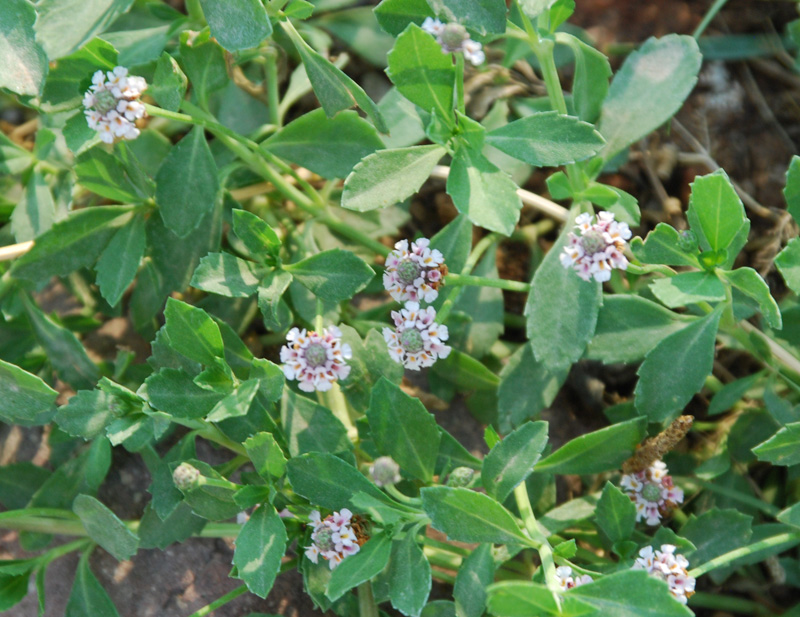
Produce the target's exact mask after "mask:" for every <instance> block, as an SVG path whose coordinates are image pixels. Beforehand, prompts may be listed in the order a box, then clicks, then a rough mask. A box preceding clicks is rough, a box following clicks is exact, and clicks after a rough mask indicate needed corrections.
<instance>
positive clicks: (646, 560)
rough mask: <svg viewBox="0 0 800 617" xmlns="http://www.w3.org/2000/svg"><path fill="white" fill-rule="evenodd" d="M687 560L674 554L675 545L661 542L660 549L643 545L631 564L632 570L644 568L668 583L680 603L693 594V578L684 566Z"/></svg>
mask: <svg viewBox="0 0 800 617" xmlns="http://www.w3.org/2000/svg"><path fill="white" fill-rule="evenodd" d="M688 567H689V562H688V561H687V559H686V557H684V556H683V555H676V554H675V546H674V545H672V544H662V545H661V550H660V551H654V550H653V547H652V546H645V547H644V548H643V549H641V550H640V551H639V556H638V557H637V558H636V562H635V563H634V564H633V569H634V570H645V571H646V572H647V573H648V574H649V575H650V576H654V577H656V578H660V579H661V580H663V581H665V582H666V583H667V585H669V591H670V593H671V594H672V595H673V596H674V597H675V599H676V600H678V602H680V603H681V604H686V602H687V601H688V599H689V598H690V597H691V596H692V594H694V585H695V579H694V578H692V577H691V576H689V573H688V572H687V571H686V568H688Z"/></svg>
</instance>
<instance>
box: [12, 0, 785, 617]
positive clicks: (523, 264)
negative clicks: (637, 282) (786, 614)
mask: <svg viewBox="0 0 800 617" xmlns="http://www.w3.org/2000/svg"><path fill="white" fill-rule="evenodd" d="M175 4H176V5H180V4H181V3H180V2H176V3H175ZM711 4H712V2H711V0H708V1H705V0H704V1H697V0H693V1H679V0H650V2H647V3H641V2H630V1H629V0H580V1H579V2H578V5H579V6H578V10H577V13H576V14H575V16H574V17H573V18H572V20H571V21H572V23H574V24H576V25H579V26H581V27H583V28H585V29H586V30H587V32H588V33H589V34H590V36H591V37H592V38H593V39H594V40H596V41H597V43H598V45H599V46H600V48H601V49H603V50H613V49H614V46H617V45H618V44H621V43H638V42H641V41H643V40H645V39H646V38H647V37H649V36H651V35H663V34H667V33H670V32H677V33H681V34H691V32H692V31H693V30H694V28H695V27H696V26H697V25H698V24H699V23H700V21H701V20H702V18H703V15H704V14H705V11H707V10H708V8H709V7H710V5H711ZM797 16H798V15H797V11H796V9H795V8H793V6H792V3H790V2H779V1H761V2H752V1H751V0H731V1H730V2H728V4H727V5H726V7H725V8H724V9H723V10H722V11H721V13H720V14H719V15H718V16H717V18H716V19H715V20H714V21H713V22H712V24H711V25H710V27H709V29H708V30H707V33H708V34H731V33H737V34H742V33H775V32H777V33H783V31H784V28H785V26H786V24H787V23H788V22H789V21H791V20H792V19H795V18H797ZM621 60H622V58H621V57H620V56H612V62H613V63H614V64H615V65H619V63H620V62H621ZM791 60H792V59H791V58H788V59H787V57H786V56H785V54H784V55H778V56H776V57H765V58H759V59H755V60H749V61H731V62H726V63H724V64H722V63H718V62H706V64H705V65H704V69H703V74H702V76H701V80H700V84H699V85H698V87H697V88H696V90H695V92H694V93H693V94H692V95H691V97H690V98H689V100H688V101H687V103H686V105H685V106H684V108H683V109H682V110H681V112H680V113H679V114H678V116H677V122H676V123H674V125H673V126H672V130H669V129H662V130H660V131H659V132H657V134H655V135H653V136H651V137H650V138H648V139H647V140H644V141H643V142H642V143H641V144H639V145H638V146H637V147H635V148H634V149H633V151H632V154H631V157H630V160H629V162H628V163H627V164H625V165H624V166H623V167H622V168H621V169H620V170H619V171H618V172H617V173H615V174H612V175H609V176H606V177H604V178H603V180H604V181H606V182H608V183H611V184H614V185H616V186H619V187H621V188H624V189H625V190H626V191H628V192H630V193H632V194H633V195H635V196H636V197H637V198H638V199H639V203H640V206H641V208H642V211H643V223H642V228H641V229H640V230H635V233H637V235H644V234H645V233H646V232H647V230H648V229H651V228H652V227H654V226H655V225H656V223H658V222H660V221H669V222H671V223H672V224H675V225H679V224H680V221H681V220H682V213H683V212H684V211H685V208H686V206H687V197H688V192H689V183H690V182H691V181H692V180H693V178H694V177H695V176H696V175H698V174H704V173H708V172H709V171H711V170H712V169H713V165H712V166H711V167H710V166H709V164H708V163H709V159H711V160H713V161H716V162H717V163H719V165H721V166H722V167H723V168H724V169H725V170H726V171H727V172H728V174H729V176H730V177H731V178H732V179H733V180H734V181H735V182H737V183H738V184H739V185H740V186H741V188H742V189H743V190H744V191H746V192H747V193H748V194H749V195H750V196H751V201H750V202H749V203H748V207H749V209H750V211H749V213H748V214H749V215H750V216H751V219H752V224H753V227H752V233H751V236H750V243H749V244H748V246H747V247H746V249H745V251H744V252H743V255H742V257H741V258H740V260H741V264H740V265H745V264H746V265H751V266H753V267H755V268H756V269H758V270H759V271H760V272H761V273H762V274H764V275H765V276H766V277H767V280H768V282H769V283H770V284H771V286H772V287H773V291H774V292H775V294H776V295H777V296H778V297H780V296H781V295H782V294H783V293H784V292H785V289H784V288H783V283H782V281H781V278H780V277H779V276H777V275H776V273H775V269H774V266H773V264H772V260H773V258H774V256H775V254H776V253H777V252H778V251H779V250H780V248H781V246H782V243H785V241H786V237H785V236H786V234H787V231H788V230H789V229H791V228H792V225H793V223H792V222H791V221H790V220H788V217H787V216H786V213H785V205H784V202H783V198H782V195H781V189H782V187H783V184H784V174H785V171H786V168H787V166H788V163H789V160H790V158H791V156H792V155H793V154H795V153H797V152H798V144H800V106H799V105H798V104H797V101H798V100H800V96H798V94H800V78H799V77H798V76H797V74H796V72H794V71H793V70H791V68H790V66H787V64H788V62H789V61H791ZM348 70H350V72H351V74H352V76H353V77H354V78H356V80H357V81H358V80H361V78H362V77H364V78H367V77H368V78H369V80H370V81H372V82H374V81H376V80H378V81H379V80H380V78H381V76H380V74H379V73H376V72H375V70H374V69H372V68H370V67H368V66H365V65H359V64H357V63H356V64H353V65H351V67H350V68H349V69H348ZM353 70H355V71H356V72H353ZM360 70H363V71H364V72H365V74H364V75H359V74H358V71H360ZM366 73H369V74H368V75H366ZM566 77H567V78H569V75H568V73H567V74H566ZM517 78H519V76H517ZM536 86H537V84H533V85H531V84H527V85H526V86H525V87H532V88H535V87H536ZM473 94H476V93H475V92H473ZM476 100H477V99H476ZM24 119H25V118H24V116H23V115H21V114H19V113H17V112H16V110H6V111H4V112H3V113H2V115H1V116H0V128H2V129H3V130H4V131H5V132H9V129H10V128H13V125H16V124H21V123H22V122H23V121H24ZM679 127H683V128H679ZM545 179H546V177H545V175H544V174H542V173H539V172H537V173H535V174H534V175H533V177H532V178H531V180H530V181H529V183H528V184H527V186H526V188H528V189H529V190H532V191H534V192H538V193H541V194H547V190H546V185H545ZM411 213H412V219H411V222H410V223H409V225H408V227H407V228H404V229H403V230H402V233H403V235H411V234H413V233H414V232H416V231H420V232H422V233H423V234H424V235H426V236H428V237H430V236H431V235H433V233H435V232H436V231H437V230H438V229H440V228H441V227H442V226H443V225H444V224H446V223H447V222H448V221H449V220H451V219H452V218H453V216H455V210H454V208H453V206H452V203H451V202H450V200H449V197H447V195H446V194H445V193H444V187H443V185H442V183H441V182H436V181H431V182H429V183H428V184H427V185H426V186H425V187H424V188H423V190H422V191H421V193H420V196H419V198H418V199H417V201H416V203H414V204H413V205H412V208H411ZM523 220H524V221H528V222H536V221H538V220H540V217H539V215H538V214H537V213H535V212H533V211H527V210H526V211H525V212H523ZM553 233H554V232H551V234H550V235H544V236H543V237H541V238H539V239H538V240H537V244H535V245H528V244H525V243H523V242H516V241H514V242H512V241H505V242H503V243H502V244H501V245H500V247H499V249H498V253H497V257H498V268H499V270H500V274H501V276H502V277H504V278H511V279H516V280H529V278H530V268H529V266H528V264H529V263H530V260H531V256H532V255H533V254H534V253H536V252H540V251H543V250H546V249H547V248H548V247H549V244H550V243H551V242H552V240H553V238H554V236H553ZM476 239H477V238H476ZM40 300H41V301H42V302H44V303H45V304H46V309H45V310H48V311H52V310H56V311H58V312H60V313H62V314H63V313H67V312H69V311H70V310H74V309H75V308H78V309H79V308H80V305H78V304H76V303H75V302H74V301H73V300H71V299H70V297H69V295H68V294H67V293H66V292H65V290H64V289H63V288H61V289H59V288H58V287H52V288H49V289H48V290H46V292H45V293H44V294H43V295H42V296H41V297H40ZM505 300H506V310H507V311H508V312H510V313H515V314H521V313H522V310H523V308H524V296H521V295H520V294H515V293H510V292H506V293H505ZM523 336H524V332H521V331H519V330H516V329H514V328H511V327H509V328H508V330H507V332H506V337H507V338H508V339H509V340H514V341H518V340H521V339H522V337H523ZM86 343H87V345H88V346H89V347H90V349H91V350H92V352H93V353H94V354H95V356H96V357H98V358H109V357H114V355H115V354H116V352H117V350H118V349H119V348H126V349H131V350H133V351H134V352H135V353H136V361H137V362H141V361H143V360H144V359H145V358H146V357H147V355H149V345H148V343H147V341H146V340H144V339H142V338H141V337H139V336H138V335H137V334H136V333H135V332H134V330H133V328H131V327H130V324H129V323H128V322H127V321H126V320H125V319H124V318H116V319H113V320H110V321H109V322H108V323H106V324H105V325H104V326H103V328H102V329H101V330H99V331H98V332H95V333H93V334H92V335H91V336H90V337H88V338H87V339H86ZM740 360H741V357H740V356H739V355H738V354H736V353H726V354H723V355H722V356H721V357H720V358H718V362H717V365H716V366H715V374H717V376H718V377H720V379H721V380H722V381H723V382H727V381H730V380H731V379H733V378H734V377H736V376H738V375H742V374H745V373H746V371H749V370H750V368H751V367H750V366H748V365H747V363H744V362H741V361H740ZM634 384H635V367H634V368H630V367H604V366H602V365H599V364H597V363H591V362H580V363H578V364H577V365H576V366H575V367H574V368H573V370H572V371H571V373H570V376H569V378H568V380H567V383H566V385H565V386H564V388H563V390H562V392H561V393H560V394H559V396H558V397H557V398H556V400H555V402H554V404H553V405H552V406H551V408H549V409H547V410H545V411H544V412H543V413H542V418H543V419H545V420H548V421H549V422H550V423H551V424H550V435H551V439H552V441H553V442H554V443H553V445H554V447H558V446H559V445H560V444H562V443H564V442H566V441H568V440H569V439H571V438H573V437H575V436H578V435H580V434H583V433H586V432H589V431H592V430H596V429H597V428H600V427H602V426H604V425H605V424H606V420H605V418H604V417H603V415H602V413H601V410H602V409H603V408H604V407H605V406H607V405H609V404H613V403H616V402H619V401H620V400H624V399H625V397H627V396H630V394H631V392H632V389H633V385H634ZM406 385H407V387H409V388H414V389H416V390H417V391H418V392H425V391H427V382H426V378H425V375H424V374H422V375H421V376H420V377H419V378H418V379H415V380H413V382H409V383H408V384H406ZM64 394H65V396H66V395H68V394H69V393H68V392H65V393H64ZM424 400H425V402H426V404H428V405H429V407H430V408H431V411H432V412H433V413H434V414H435V415H436V417H437V421H438V422H439V423H440V424H441V425H442V426H443V427H444V428H446V429H447V430H449V431H450V432H451V433H452V434H453V435H455V436H456V437H457V438H458V439H459V441H461V442H462V443H463V444H464V445H465V446H466V447H467V448H468V449H469V450H471V451H472V452H473V453H475V454H482V453H484V452H485V450H486V448H485V444H484V442H483V428H484V427H483V426H482V425H481V424H480V423H479V422H478V421H477V420H476V419H475V418H474V417H473V416H472V415H470V413H469V412H468V411H467V408H466V405H465V404H464V402H463V400H462V399H460V398H456V400H455V401H454V402H453V403H452V404H451V405H450V406H449V407H447V408H446V409H443V408H442V406H441V405H439V404H437V401H436V400H434V399H432V398H430V397H427V398H424ZM706 405H707V402H706V401H703V400H702V399H699V398H698V400H696V401H694V402H693V404H692V408H693V409H696V413H697V414H698V415H700V416H702V414H703V413H704V409H705V407H706ZM45 437H46V433H43V432H42V431H41V430H40V429H19V428H18V427H15V428H9V427H2V428H0V464H8V463H10V462H15V461H26V460H27V461H31V460H32V461H34V462H35V463H36V464H39V465H45V466H46V465H47V464H48V448H47V445H46V439H45ZM204 455H205V456H206V457H209V458H213V457H214V456H216V453H214V452H212V451H210V450H209V451H208V452H205V453H204ZM572 480H573V479H570V478H567V479H565V480H564V481H563V482H561V483H560V484H559V486H558V491H559V495H558V497H559V501H560V500H562V499H567V498H570V497H572V496H573V495H574V494H576V492H579V491H580V490H581V487H580V483H579V482H578V483H576V482H574V481H572ZM149 482H150V476H149V473H148V471H147V469H146V467H145V466H144V464H143V463H142V462H141V458H140V457H138V456H133V455H130V454H128V453H127V452H125V451H122V450H117V451H115V454H114V460H113V466H112V470H111V472H110V475H109V477H108V478H107V481H106V483H105V484H104V486H103V488H102V489H101V492H100V496H99V497H100V499H101V500H102V501H103V502H104V503H106V504H107V505H108V506H109V507H110V508H111V509H112V510H113V511H114V512H115V513H116V514H117V515H118V516H120V517H121V518H137V517H140V516H141V514H142V511H143V509H144V506H145V504H146V502H147V501H148V499H149V494H148V493H147V492H146V488H147V486H148V485H149ZM232 552H233V551H232V545H231V543H230V542H228V541H224V540H213V539H193V540H189V541H186V542H184V543H182V544H180V545H173V546H172V547H170V548H168V549H167V550H166V551H163V552H161V551H153V550H141V551H139V553H138V554H137V555H136V556H135V557H134V558H133V559H132V560H131V561H126V562H122V563H119V562H117V561H116V560H115V559H114V558H113V557H111V556H110V555H108V554H107V553H105V551H103V550H97V551H95V553H94V556H93V558H92V562H91V565H92V570H93V572H94V573H95V575H96V576H97V577H98V578H99V579H100V581H101V583H102V584H103V586H104V587H105V588H106V589H107V590H108V591H109V593H110V595H111V597H112V598H113V600H114V602H115V604H116V605H117V607H118V609H119V611H120V615H121V616H122V617H151V616H158V617H185V616H186V615H189V614H191V613H192V612H193V611H195V610H197V609H199V608H201V607H203V606H205V605H206V604H208V603H209V602H211V601H213V600H214V599H216V598H218V597H219V596H221V595H223V594H224V593H226V592H228V591H230V590H232V589H234V588H235V587H237V586H238V582H237V581H234V580H232V579H229V578H228V573H229V571H230V564H231V558H232ZM22 556H25V553H24V551H22V550H21V548H20V547H19V544H18V542H17V535H16V533H14V532H6V533H3V534H0V558H12V557H13V558H17V557H22ZM76 563H77V557H76V556H74V555H71V556H68V557H65V558H62V559H60V560H59V561H57V562H56V563H54V564H53V565H52V566H51V567H50V568H49V569H48V573H47V581H46V589H47V609H46V612H45V616H46V617H61V616H62V615H63V614H64V607H65V605H66V602H67V599H68V596H69V591H70V588H71V584H72V578H73V576H74V572H75V566H76ZM701 584H702V585H703V586H705V584H706V583H701ZM445 591H446V590H445V589H443V588H439V589H438V593H440V594H443V593H445ZM724 591H725V592H726V593H731V594H735V593H737V590H736V589H725V590H724ZM780 591H781V590H780V589H775V590H774V591H773V599H770V598H768V597H765V596H764V595H763V593H762V591H757V592H756V591H752V592H749V593H744V592H742V595H744V596H745V597H747V598H748V599H752V600H756V601H758V602H761V603H763V604H765V605H766V606H769V607H771V608H776V606H779V604H780V600H781V599H783V600H785V601H786V603H785V604H784V606H787V605H788V599H787V598H781V595H780ZM775 598H778V600H775ZM775 602H779V604H778V605H776V604H775ZM36 607H37V601H36V592H35V589H34V588H33V586H31V589H30V593H29V595H28V597H27V598H26V599H25V600H24V601H23V602H22V603H21V604H19V605H17V606H16V607H15V608H13V609H11V610H10V611H7V612H6V613H4V615H8V617H31V616H32V615H35V614H36V610H37V608H36ZM250 612H260V613H270V614H277V615H285V616H287V617H294V616H306V615H312V614H318V613H316V612H314V610H313V606H312V603H311V601H310V600H309V599H308V597H307V596H306V595H305V594H304V592H303V589H302V580H301V578H300V576H299V575H298V574H297V573H292V572H288V573H286V574H283V575H281V576H280V577H279V578H278V580H277V582H276V584H275V587H274V588H273V590H272V592H271V593H270V595H269V597H268V598H267V599H266V600H261V599H259V598H257V597H255V596H253V595H249V594H247V595H244V596H241V597H239V598H237V599H236V600H235V601H233V602H231V603H230V604H227V605H226V606H225V607H223V608H221V609H218V610H217V611H215V612H214V613H213V615H215V616H216V617H243V616H246V615H248V614H249V613H250ZM696 612H697V614H698V615H703V614H711V613H703V611H701V610H698V611H696ZM717 615H721V614H720V613H717Z"/></svg>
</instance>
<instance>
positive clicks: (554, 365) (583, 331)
mask: <svg viewBox="0 0 800 617" xmlns="http://www.w3.org/2000/svg"><path fill="white" fill-rule="evenodd" d="M571 227H572V217H570V220H569V221H567V223H566V225H564V230H563V231H562V233H561V235H560V236H559V238H558V240H557V241H556V243H555V244H554V245H553V246H552V247H551V248H550V250H549V251H548V252H547V255H545V257H544V260H543V261H542V263H541V264H540V265H539V267H538V268H537V269H536V272H535V273H534V275H533V280H532V281H531V291H530V293H529V294H528V303H527V304H526V306H525V316H526V319H527V334H528V338H529V339H530V342H531V346H532V347H533V353H534V355H535V356H536V359H537V361H539V362H541V363H542V364H543V365H544V366H545V368H547V370H549V371H553V372H555V371H558V370H562V369H567V368H569V367H570V366H572V364H573V363H575V362H576V361H577V360H578V359H579V358H580V357H581V356H582V355H583V352H584V350H585V348H586V344H587V343H588V342H589V340H591V338H592V336H593V335H594V330H595V326H596V324H597V315H598V313H599V311H600V304H601V303H602V288H601V285H600V284H599V283H597V282H595V281H584V280H583V279H581V278H580V277H579V276H578V275H577V274H576V273H575V272H574V271H573V270H571V269H567V268H565V267H564V266H563V265H562V263H561V259H560V255H561V252H562V249H563V247H564V246H565V244H566V241H567V236H568V232H569V229H571Z"/></svg>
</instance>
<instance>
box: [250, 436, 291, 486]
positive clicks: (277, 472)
mask: <svg viewBox="0 0 800 617" xmlns="http://www.w3.org/2000/svg"><path fill="white" fill-rule="evenodd" d="M244 448H245V450H247V456H249V457H250V460H251V461H252V462H253V467H255V469H256V472H257V473H258V475H260V476H261V477H262V478H264V479H265V480H271V479H273V478H274V479H277V478H280V477H282V476H283V474H284V473H285V471H286V457H285V456H284V455H283V451H282V450H281V448H280V446H279V445H278V442H277V441H275V437H273V435H272V434H271V433H265V432H261V433H256V434H255V435H253V436H252V437H250V438H248V439H247V441H245V442H244Z"/></svg>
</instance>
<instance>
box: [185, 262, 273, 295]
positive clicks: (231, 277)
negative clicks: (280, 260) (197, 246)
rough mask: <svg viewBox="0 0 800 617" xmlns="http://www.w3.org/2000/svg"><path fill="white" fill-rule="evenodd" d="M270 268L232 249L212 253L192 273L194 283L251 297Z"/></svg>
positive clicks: (193, 285) (222, 291) (201, 286)
mask: <svg viewBox="0 0 800 617" xmlns="http://www.w3.org/2000/svg"><path fill="white" fill-rule="evenodd" d="M266 274H267V269H266V268H265V267H263V266H261V265H259V264H257V263H254V262H252V261H246V260H244V259H240V258H239V257H236V256H235V255H231V254H230V253H209V254H208V255H206V256H205V257H203V258H202V259H201V260H200V263H199V264H198V266H197V270H195V271H194V275H193V276H192V283H191V284H192V287H197V289H202V290H203V291H207V292H209V293H215V294H219V295H221V296H228V297H229V298H247V297H249V296H252V295H253V294H254V293H256V291H258V288H259V285H260V284H261V280H262V279H263V278H264V276H265V275H266Z"/></svg>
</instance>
